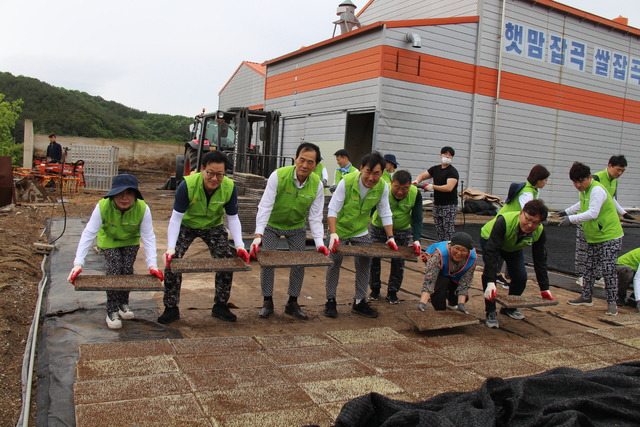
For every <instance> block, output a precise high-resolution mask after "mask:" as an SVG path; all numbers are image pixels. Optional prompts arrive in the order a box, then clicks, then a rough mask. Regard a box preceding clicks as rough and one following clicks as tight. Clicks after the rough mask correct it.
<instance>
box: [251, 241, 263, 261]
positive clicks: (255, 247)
mask: <svg viewBox="0 0 640 427" xmlns="http://www.w3.org/2000/svg"><path fill="white" fill-rule="evenodd" d="M260 245H262V237H256V238H255V239H253V242H252V243H251V248H250V249H249V255H250V256H251V258H253V259H258V252H260Z"/></svg>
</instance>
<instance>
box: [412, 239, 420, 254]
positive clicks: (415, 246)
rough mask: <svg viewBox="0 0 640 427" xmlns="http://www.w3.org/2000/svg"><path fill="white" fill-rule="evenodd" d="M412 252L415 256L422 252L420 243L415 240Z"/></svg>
mask: <svg viewBox="0 0 640 427" xmlns="http://www.w3.org/2000/svg"><path fill="white" fill-rule="evenodd" d="M413 251H414V252H415V253H416V256H420V253H421V252H422V248H421V247H420V241H419V240H416V241H414V242H413Z"/></svg>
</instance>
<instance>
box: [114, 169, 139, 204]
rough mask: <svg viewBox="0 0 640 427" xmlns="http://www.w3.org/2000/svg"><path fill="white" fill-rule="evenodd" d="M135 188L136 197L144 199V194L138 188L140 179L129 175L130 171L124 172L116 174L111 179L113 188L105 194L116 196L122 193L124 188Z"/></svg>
mask: <svg viewBox="0 0 640 427" xmlns="http://www.w3.org/2000/svg"><path fill="white" fill-rule="evenodd" d="M128 189H131V190H134V191H135V193H136V197H137V198H138V199H140V200H144V199H143V198H142V194H140V191H139V190H138V180H137V179H136V177H135V176H133V175H129V174H128V173H123V174H120V175H116V176H114V177H113V180H111V190H109V192H108V193H107V194H106V195H105V196H104V198H105V199H106V198H107V197H111V196H115V195H116V194H120V193H122V192H123V191H124V190H128Z"/></svg>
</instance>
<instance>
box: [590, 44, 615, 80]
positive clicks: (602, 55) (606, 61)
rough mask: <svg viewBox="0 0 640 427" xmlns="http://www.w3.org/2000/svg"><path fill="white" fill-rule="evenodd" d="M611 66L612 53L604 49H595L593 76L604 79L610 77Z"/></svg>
mask: <svg viewBox="0 0 640 427" xmlns="http://www.w3.org/2000/svg"><path fill="white" fill-rule="evenodd" d="M610 66H611V52H610V51H608V50H606V49H602V48H599V47H598V48H594V53H593V74H595V75H597V76H602V77H609V71H610Z"/></svg>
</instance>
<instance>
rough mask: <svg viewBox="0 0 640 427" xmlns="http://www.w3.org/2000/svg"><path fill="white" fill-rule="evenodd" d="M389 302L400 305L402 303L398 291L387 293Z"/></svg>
mask: <svg viewBox="0 0 640 427" xmlns="http://www.w3.org/2000/svg"><path fill="white" fill-rule="evenodd" d="M387 301H389V304H398V303H399V302H400V300H399V299H398V295H397V294H396V291H387Z"/></svg>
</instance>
